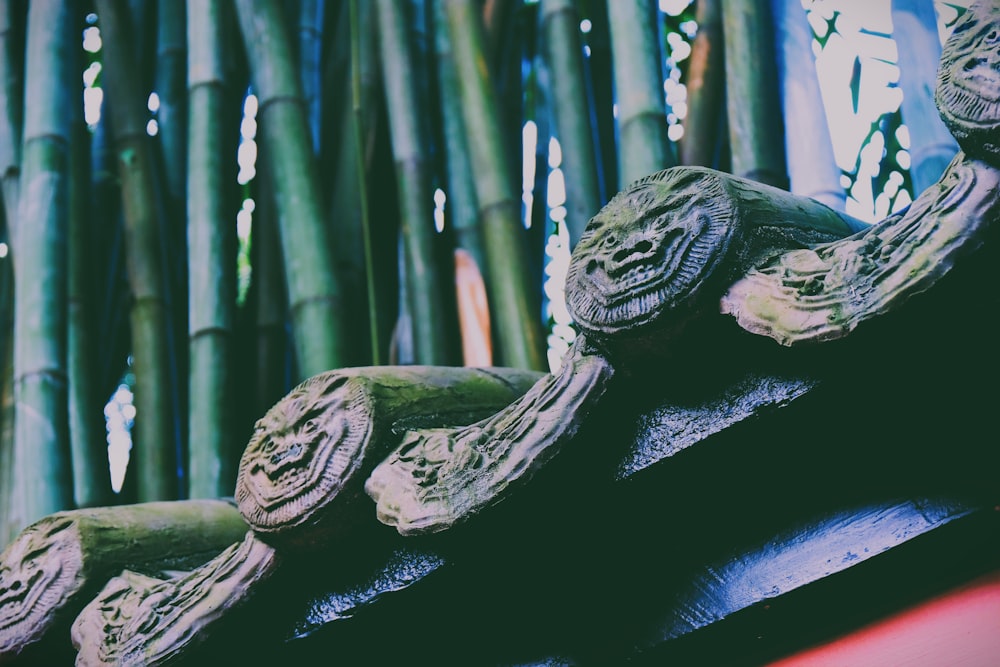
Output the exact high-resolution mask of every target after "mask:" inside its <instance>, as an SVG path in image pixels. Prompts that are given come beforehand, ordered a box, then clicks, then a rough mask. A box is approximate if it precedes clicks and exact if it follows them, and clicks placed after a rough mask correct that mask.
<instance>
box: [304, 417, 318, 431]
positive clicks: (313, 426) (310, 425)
mask: <svg viewBox="0 0 1000 667" xmlns="http://www.w3.org/2000/svg"><path fill="white" fill-rule="evenodd" d="M317 429H319V422H318V421H316V419H315V418H314V419H307V420H306V423H305V424H303V425H302V432H303V433H314V432H315V431H316V430H317Z"/></svg>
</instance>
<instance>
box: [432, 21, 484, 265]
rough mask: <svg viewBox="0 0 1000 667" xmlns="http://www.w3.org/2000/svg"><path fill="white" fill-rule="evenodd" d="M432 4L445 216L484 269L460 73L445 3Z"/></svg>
mask: <svg viewBox="0 0 1000 667" xmlns="http://www.w3.org/2000/svg"><path fill="white" fill-rule="evenodd" d="M433 5H434V46H435V54H436V61H437V76H438V90H439V93H440V94H439V103H440V105H441V123H442V129H443V134H444V151H445V170H446V187H445V192H446V194H447V201H446V203H445V219H446V220H447V221H448V222H449V223H450V224H451V228H452V230H453V232H454V234H455V244H456V245H457V246H458V247H460V248H462V249H463V250H465V251H466V252H468V253H469V255H470V256H471V259H472V260H473V261H474V263H475V265H476V266H477V267H478V269H479V270H480V272H482V271H483V270H484V268H485V266H486V257H485V251H484V248H483V230H482V227H481V226H480V224H479V216H478V215H477V213H476V187H475V184H474V183H473V180H472V165H471V163H470V161H469V147H468V145H467V143H466V132H465V123H464V122H463V121H462V106H461V102H460V99H459V88H458V76H457V73H456V72H455V63H454V61H453V60H452V55H451V41H450V40H449V39H448V24H447V17H446V16H445V12H444V5H443V4H442V3H440V2H435V3H433Z"/></svg>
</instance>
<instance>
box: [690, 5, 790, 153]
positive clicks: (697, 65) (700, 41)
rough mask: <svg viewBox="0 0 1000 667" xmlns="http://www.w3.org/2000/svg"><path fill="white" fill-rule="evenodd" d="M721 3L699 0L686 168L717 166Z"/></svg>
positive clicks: (722, 69)
mask: <svg viewBox="0 0 1000 667" xmlns="http://www.w3.org/2000/svg"><path fill="white" fill-rule="evenodd" d="M784 1H785V0H776V2H784ZM721 2H722V0H700V2H698V5H697V8H696V10H695V21H696V22H697V23H698V34H697V35H695V38H694V42H693V43H692V44H691V59H690V64H689V65H688V75H687V91H688V114H687V117H686V118H685V120H684V137H683V138H682V139H681V142H680V161H681V164H684V165H690V166H696V167H716V159H715V155H716V151H717V148H718V144H719V140H720V137H719V130H720V122H721V121H722V112H723V108H724V107H723V104H724V94H725V90H726V89H725V83H726V80H725V61H724V60H723V51H722V49H723V41H722V8H721V7H720V4H721ZM803 18H805V17H804V15H803Z"/></svg>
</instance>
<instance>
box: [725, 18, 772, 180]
mask: <svg viewBox="0 0 1000 667" xmlns="http://www.w3.org/2000/svg"><path fill="white" fill-rule="evenodd" d="M722 21H723V29H722V32H723V37H724V41H725V50H726V58H725V61H726V109H727V116H728V120H729V143H730V146H731V149H732V173H734V174H736V175H737V176H742V177H743V178H749V179H751V180H754V181H759V182H760V183H766V184H768V185H773V186H775V187H780V188H787V187H788V175H787V172H786V169H785V142H784V140H783V137H784V132H783V126H782V121H781V100H780V95H779V92H778V88H777V81H778V76H777V67H776V65H775V56H774V36H773V29H772V25H771V11H770V7H769V6H768V2H767V0H747V2H723V3H722Z"/></svg>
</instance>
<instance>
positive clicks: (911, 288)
mask: <svg viewBox="0 0 1000 667" xmlns="http://www.w3.org/2000/svg"><path fill="white" fill-rule="evenodd" d="M998 192H1000V171H998V170H997V169H995V168H993V167H991V166H990V165H988V164H987V163H985V162H981V161H977V160H969V159H966V158H965V156H964V155H963V154H961V153H960V154H959V155H958V156H956V158H955V160H954V161H953V162H952V164H951V165H950V166H949V167H948V169H947V170H946V171H945V173H944V175H943V176H942V178H941V180H940V181H939V182H938V183H937V184H936V185H934V186H932V187H930V188H928V189H927V190H926V191H924V193H923V194H921V196H920V197H919V198H918V199H917V201H915V202H914V203H913V204H912V205H911V206H910V207H909V208H908V209H906V210H905V211H903V212H902V213H900V214H897V215H895V216H892V217H890V218H887V219H886V220H883V221H882V222H880V223H878V224H877V225H874V226H872V227H871V228H870V229H868V230H866V231H863V232H859V233H858V234H855V235H854V236H851V237H848V238H846V239H842V240H840V241H836V242H833V243H828V244H821V245H818V246H816V247H815V248H812V249H804V250H795V251H791V252H787V253H784V254H781V255H779V256H777V257H775V258H774V259H772V260H771V261H769V262H767V263H765V264H764V265H763V266H761V267H759V268H757V269H753V270H751V271H750V272H748V273H747V274H746V276H745V277H743V278H741V279H740V280H738V281H736V282H735V283H734V284H733V285H732V286H731V287H730V288H729V291H728V292H727V293H726V294H725V295H724V296H723V297H722V299H721V301H720V310H721V312H722V313H723V314H728V315H732V316H733V317H735V318H736V321H737V323H738V324H739V325H740V326H741V327H742V328H743V329H746V330H747V331H749V332H751V333H755V334H760V335H764V336H768V337H770V338H773V339H774V340H776V341H777V342H779V343H780V344H782V345H786V346H794V345H802V344H810V343H819V342H823V341H829V340H835V339H838V338H843V337H845V336H847V335H848V334H850V333H851V332H852V331H854V330H855V329H856V328H857V327H858V326H859V325H860V324H861V323H863V322H866V321H868V320H871V319H873V318H875V317H878V316H881V315H884V314H886V313H889V312H891V311H894V310H896V309H898V308H900V307H901V306H902V305H903V304H905V303H906V302H907V301H908V300H909V299H910V298H911V297H913V296H915V295H917V294H920V293H922V292H925V291H927V290H929V289H930V288H931V287H933V286H934V285H935V284H936V283H937V282H938V281H940V280H941V279H942V278H943V277H944V276H945V275H946V274H948V273H949V272H950V271H951V269H952V268H953V267H954V266H955V265H956V264H957V263H958V262H960V261H961V260H962V258H964V257H967V256H969V255H970V254H972V253H974V252H975V251H976V250H978V249H979V248H980V247H981V246H982V245H983V243H984V240H985V232H986V230H987V229H988V228H989V227H990V226H991V225H992V224H995V223H996V222H997V221H1000V206H998V204H1000V197H998Z"/></svg>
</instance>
